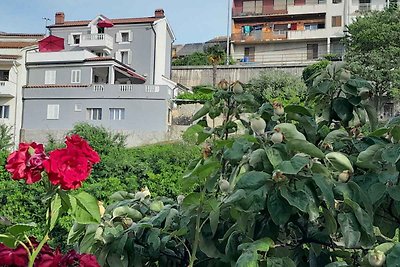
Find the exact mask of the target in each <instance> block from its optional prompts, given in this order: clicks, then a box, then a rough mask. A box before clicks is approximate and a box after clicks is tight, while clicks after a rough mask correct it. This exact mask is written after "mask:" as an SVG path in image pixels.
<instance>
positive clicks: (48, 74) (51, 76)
mask: <svg viewBox="0 0 400 267" xmlns="http://www.w3.org/2000/svg"><path fill="white" fill-rule="evenodd" d="M44 83H45V84H55V83H56V71H55V70H46V71H45V73H44Z"/></svg>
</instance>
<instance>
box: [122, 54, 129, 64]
mask: <svg viewBox="0 0 400 267" xmlns="http://www.w3.org/2000/svg"><path fill="white" fill-rule="evenodd" d="M128 61H129V51H121V62H122V63H124V64H129V63H128Z"/></svg>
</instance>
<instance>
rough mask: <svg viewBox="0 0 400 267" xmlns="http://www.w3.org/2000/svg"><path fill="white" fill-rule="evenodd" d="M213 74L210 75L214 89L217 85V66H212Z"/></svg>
mask: <svg viewBox="0 0 400 267" xmlns="http://www.w3.org/2000/svg"><path fill="white" fill-rule="evenodd" d="M212 67H213V73H212V79H213V86H214V87H215V86H216V85H217V64H215V63H214V64H213V65H212Z"/></svg>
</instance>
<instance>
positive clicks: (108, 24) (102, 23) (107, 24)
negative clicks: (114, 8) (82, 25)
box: [97, 19, 114, 28]
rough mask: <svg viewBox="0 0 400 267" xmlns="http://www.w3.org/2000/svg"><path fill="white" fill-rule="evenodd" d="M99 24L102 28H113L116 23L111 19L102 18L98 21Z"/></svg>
mask: <svg viewBox="0 0 400 267" xmlns="http://www.w3.org/2000/svg"><path fill="white" fill-rule="evenodd" d="M97 26H98V27H101V28H111V27H114V23H112V22H111V20H108V19H104V20H100V21H99V22H98V23H97Z"/></svg>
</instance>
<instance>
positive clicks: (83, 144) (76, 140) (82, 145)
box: [65, 134, 100, 164]
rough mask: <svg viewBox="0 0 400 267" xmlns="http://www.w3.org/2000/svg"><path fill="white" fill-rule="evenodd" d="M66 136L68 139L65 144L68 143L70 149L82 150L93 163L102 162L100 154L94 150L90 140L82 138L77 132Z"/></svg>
mask: <svg viewBox="0 0 400 267" xmlns="http://www.w3.org/2000/svg"><path fill="white" fill-rule="evenodd" d="M66 138H67V140H66V141H65V144H66V145H67V148H68V149H70V148H72V149H77V150H80V151H81V153H82V154H83V155H85V157H86V158H87V160H88V161H89V162H91V163H92V164H95V163H98V162H100V157H99V154H97V152H96V151H94V150H93V148H92V147H91V146H90V145H89V144H88V142H87V141H86V140H84V139H82V137H80V136H79V135H77V134H73V135H71V136H67V137H66Z"/></svg>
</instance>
